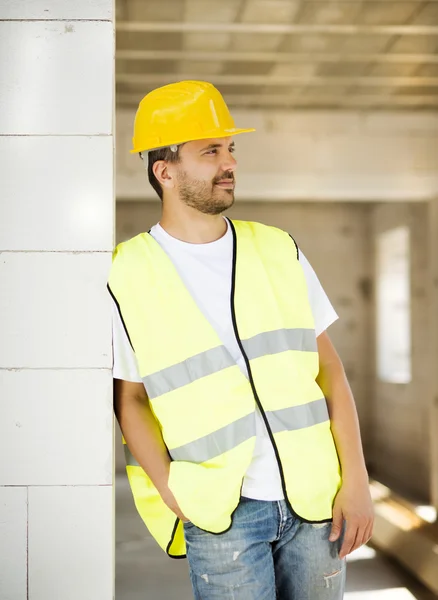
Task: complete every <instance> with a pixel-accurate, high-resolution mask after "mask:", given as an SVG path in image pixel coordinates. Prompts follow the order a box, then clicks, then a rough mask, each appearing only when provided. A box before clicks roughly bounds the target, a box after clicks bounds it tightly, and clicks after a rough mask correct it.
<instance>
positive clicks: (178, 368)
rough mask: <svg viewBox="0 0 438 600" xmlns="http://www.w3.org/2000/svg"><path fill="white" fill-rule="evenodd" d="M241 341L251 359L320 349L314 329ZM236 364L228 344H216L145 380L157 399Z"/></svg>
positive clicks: (279, 332) (289, 331) (267, 334)
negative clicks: (289, 351) (293, 351)
mask: <svg viewBox="0 0 438 600" xmlns="http://www.w3.org/2000/svg"><path fill="white" fill-rule="evenodd" d="M242 344H243V348H244V350H245V352H246V354H247V356H248V358H249V359H250V360H254V359H255V358H260V357H261V356H265V355H267V354H278V353H280V352H286V351H287V350H299V351H302V352H316V351H317V344H316V337H315V331H314V330H313V329H278V330H275V331H267V332H265V333H260V334H258V335H256V336H254V337H252V338H249V339H247V340H244V341H243V342H242ZM235 365H236V363H235V362H234V360H233V358H232V357H231V354H230V353H229V352H228V350H227V349H226V348H225V346H217V347H216V348H212V349H211V350H207V351H206V352H201V353H200V354H196V355H195V356H191V357H190V358H188V359H187V360H185V361H183V362H181V363H178V364H176V365H172V366H171V367H167V368H166V369H163V370H162V371H158V372H157V373H153V374H152V375H147V376H146V377H143V383H144V385H145V388H146V390H147V393H148V396H149V398H150V399H154V398H157V397H158V396H162V395H163V394H166V393H168V392H172V391H173V390H176V389H178V388H181V387H184V386H185V385H189V384H190V383H193V382H194V381H197V380H198V379H202V378H203V377H207V376H208V375H213V374H214V373H218V372H219V371H223V370H224V369H228V367H234V366H235Z"/></svg>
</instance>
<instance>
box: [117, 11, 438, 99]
mask: <svg viewBox="0 0 438 600" xmlns="http://www.w3.org/2000/svg"><path fill="white" fill-rule="evenodd" d="M116 6H117V25H116V28H117V54H116V58H117V60H116V74H117V103H118V105H119V106H125V107H134V106H137V105H138V102H139V101H140V100H141V98H142V97H143V96H144V95H145V94H146V93H147V92H148V91H150V90H152V89H154V88H155V87H158V86H160V85H165V84H167V83H171V82H173V81H179V80H182V79H205V80H208V81H211V82H212V83H214V84H215V85H216V86H217V87H218V88H219V89H220V90H221V92H222V93H223V94H224V96H225V99H226V101H227V102H228V104H229V105H230V106H231V107H239V108H246V107H251V108H301V109H303V108H305V109H312V108H317V109H320V108H333V109H340V108H358V109H379V108H382V109H406V108H411V109H419V110H420V109H428V110H430V109H432V110H433V109H438V0H435V1H433V2H423V1H420V0H417V1H415V0H411V1H409V2H404V1H393V0H364V1H357V0H344V1H337V2H335V1H331V0H320V1H314V0H116Z"/></svg>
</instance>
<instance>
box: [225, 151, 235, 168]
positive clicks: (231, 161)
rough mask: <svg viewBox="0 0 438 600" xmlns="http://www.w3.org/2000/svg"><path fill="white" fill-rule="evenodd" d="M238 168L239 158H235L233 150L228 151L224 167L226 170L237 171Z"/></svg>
mask: <svg viewBox="0 0 438 600" xmlns="http://www.w3.org/2000/svg"><path fill="white" fill-rule="evenodd" d="M236 168H237V160H236V159H235V158H234V156H233V155H232V153H231V152H228V153H227V156H226V159H225V160H224V163H223V165H222V169H223V170H224V171H225V172H226V171H233V172H234V171H235V170H236Z"/></svg>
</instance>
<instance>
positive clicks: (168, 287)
mask: <svg viewBox="0 0 438 600" xmlns="http://www.w3.org/2000/svg"><path fill="white" fill-rule="evenodd" d="M250 131H254V130H251V129H250V130H248V129H246V130H245V129H236V128H235V126H234V122H233V120H232V118H231V115H230V114H229V111H228V108H227V106H226V104H225V102H224V101H223V99H222V97H221V95H220V94H219V92H218V91H217V90H216V89H215V88H214V87H213V86H212V85H211V84H208V83H205V82H196V81H187V82H180V83H176V84H171V85H168V86H164V87H163V88H159V89H158V90H155V91H153V92H151V93H150V94H148V95H147V96H146V97H145V98H144V99H143V101H142V102H141V104H140V106H139V109H138V112H137V115H136V120H135V127H134V139H133V142H134V149H133V152H139V153H140V155H141V157H142V158H143V160H144V161H145V162H146V163H147V168H148V174H149V180H150V183H151V184H152V186H153V187H154V189H155V190H156V191H157V193H158V195H159V197H160V199H161V200H162V218H161V220H160V223H159V224H157V225H155V226H154V227H153V228H152V229H151V231H150V232H149V233H144V234H141V235H139V236H137V237H135V238H133V239H132V240H129V241H128V242H125V243H123V244H120V245H119V246H118V248H117V249H116V252H115V255H114V261H113V267H112V270H111V274H110V278H109V285H108V287H109V290H110V293H111V295H112V297H113V299H114V306H115V314H114V378H115V409H116V414H117V417H118V420H119V423H120V426H121V429H122V432H123V435H124V441H125V442H126V444H127V445H126V446H125V450H126V456H127V471H128V476H129V479H130V483H131V487H132V490H133V494H134V499H135V502H136V506H137V509H138V511H139V513H140V515H141V516H142V518H143V520H144V522H145V523H146V525H147V527H148V528H149V530H150V532H151V534H152V535H153V536H154V537H155V539H156V540H157V542H158V543H159V544H160V546H161V547H162V548H163V549H164V550H165V551H166V552H167V554H168V555H169V556H172V557H174V558H179V557H183V556H185V554H186V553H187V558H188V561H189V567H190V577H191V582H192V587H193V593H194V596H195V598H196V599H203V600H210V599H216V598H218V599H221V600H226V599H234V600H274V599H275V598H280V599H282V600H289V599H292V600H320V599H324V600H338V599H340V598H342V596H343V590H344V583H345V557H346V556H347V555H348V554H349V553H350V552H351V551H353V550H354V549H356V548H358V547H359V546H360V545H361V544H364V543H366V542H367V541H368V540H369V538H370V537H371V532H372V524H373V516H372V503H371V499H370V494H369V489H368V478H367V473H366V468H365V464H364V459H363V454H362V448H361V441H360V434H359V427H358V421H357V415H356V410H355V406H354V400H353V397H352V394H351V391H350V388H349V386H348V383H347V380H346V377H345V373H344V370H343V367H342V364H341V362H340V360H339V357H338V355H337V353H336V351H335V349H334V348H333V345H332V343H331V341H330V339H329V337H328V335H327V333H326V329H327V327H328V326H329V325H330V324H331V323H332V322H333V321H334V320H335V319H336V318H337V316H336V313H335V312H334V310H333V308H332V307H331V305H330V302H329V300H328V298H327V296H326V295H325V293H324V291H323V289H322V287H321V285H320V284H319V281H318V279H317V277H316V275H315V273H314V271H313V270H312V268H311V266H310V265H309V263H308V262H307V260H306V259H305V257H304V255H303V254H302V253H301V252H300V251H299V249H298V248H297V247H296V245H295V242H294V241H293V239H292V238H291V237H290V236H289V234H288V233H285V232H283V231H281V230H279V229H275V228H272V227H266V226H264V225H261V224H257V223H246V222H238V221H235V222H232V221H230V220H228V219H226V218H224V217H223V216H222V215H223V213H224V211H226V210H227V209H228V208H230V207H231V206H232V205H233V203H234V186H235V181H236V177H235V172H236V166H237V165H236V160H235V158H234V156H233V151H234V139H233V137H234V136H237V135H239V134H242V133H246V132H250ZM267 195H269V192H268V191H267ZM341 470H342V480H341Z"/></svg>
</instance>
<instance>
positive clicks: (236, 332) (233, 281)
mask: <svg viewBox="0 0 438 600" xmlns="http://www.w3.org/2000/svg"><path fill="white" fill-rule="evenodd" d="M228 222H229V223H230V226H231V231H232V232H233V267H232V274H231V318H232V322H233V329H234V335H235V336H236V341H237V343H238V345H239V348H240V351H241V353H242V356H243V358H244V360H245V364H246V368H247V370H248V377H249V383H250V385H251V389H252V393H253V395H254V399H255V401H256V404H257V406H258V408H259V410H260V414H261V415H262V418H263V421H264V423H265V426H266V430H267V432H268V435H269V439H270V440H271V444H272V447H273V449H274V454H275V458H276V459H277V465H278V469H279V471H280V479H281V487H282V489H283V495H284V499H285V502H286V504H287V507H288V508H289V510H290V512H291V513H292V515H294V517H296V518H297V519H299V520H300V521H302V522H303V523H327V522H330V521H331V520H332V519H324V520H323V521H309V520H308V519H305V518H304V517H301V516H300V515H299V514H298V513H296V512H295V511H294V509H293V508H292V505H291V503H290V501H289V498H288V495H287V492H286V482H285V479H284V472H283V465H282V464H281V458H280V454H279V452H278V448H277V444H276V443H275V438H274V434H273V433H272V429H271V426H270V425H269V421H268V417H267V416H266V413H265V410H264V408H263V405H262V403H261V401H260V398H259V395H258V393H257V389H256V386H255V383H254V378H253V376H252V371H251V364H250V362H249V359H248V357H247V355H246V353H245V350H244V348H243V344H242V340H241V339H240V336H239V330H238V327H237V320H236V311H235V307H234V294H235V290H236V264H237V235H236V230H235V228H234V225H233V223H232V221H231V219H228Z"/></svg>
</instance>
